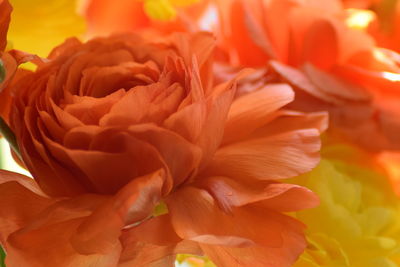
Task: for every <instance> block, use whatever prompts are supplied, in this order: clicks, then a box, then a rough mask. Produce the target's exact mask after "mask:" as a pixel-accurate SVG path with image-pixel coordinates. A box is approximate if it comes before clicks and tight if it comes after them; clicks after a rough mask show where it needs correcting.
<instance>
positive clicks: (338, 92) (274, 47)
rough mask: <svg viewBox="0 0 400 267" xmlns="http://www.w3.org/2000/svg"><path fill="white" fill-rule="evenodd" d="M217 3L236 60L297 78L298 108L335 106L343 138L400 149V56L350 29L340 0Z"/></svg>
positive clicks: (334, 122) (270, 74)
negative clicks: (399, 134) (399, 59)
mask: <svg viewBox="0 0 400 267" xmlns="http://www.w3.org/2000/svg"><path fill="white" fill-rule="evenodd" d="M214 5H215V6H216V7H218V8H219V12H218V13H219V14H220V17H219V20H218V22H217V24H218V25H219V26H220V28H221V30H220V31H218V32H217V33H218V34H219V35H218V37H220V43H221V47H222V49H223V50H224V51H226V54H227V57H226V58H228V59H229V61H228V63H229V64H234V65H237V66H239V67H242V66H252V67H260V68H266V69H267V73H266V75H265V76H264V79H265V80H266V81H268V80H269V81H271V80H274V79H275V80H280V81H285V82H288V83H290V84H291V85H292V86H294V87H295V88H296V89H297V93H296V101H294V102H293V105H292V107H293V108H295V109H298V110H302V111H317V110H327V111H329V112H330V117H331V124H330V129H331V132H334V133H335V134H336V135H338V136H340V137H342V138H345V139H347V140H352V141H353V142H356V143H358V144H360V145H362V146H364V147H366V148H368V149H371V150H382V149H391V150H397V149H400V139H399V138H398V134H397V132H398V131H399V129H400V119H399V118H400V108H399V107H400V97H399V94H398V92H399V90H400V88H399V86H400V68H399V66H398V65H397V62H398V61H397V60H398V55H397V54H395V53H394V52H392V51H388V50H383V49H378V48H376V47H375V46H374V41H373V39H372V38H371V36H369V35H368V34H366V33H365V32H362V31H359V30H357V29H352V28H349V27H348V26H347V25H346V12H344V10H343V9H342V5H341V2H340V1H335V0H329V1H312V0H306V1H290V0H271V1H263V0H229V1H217V0H216V1H214ZM355 125H356V126H357V127H354V126H355ZM371 139H373V140H374V142H371V141H370V140H371Z"/></svg>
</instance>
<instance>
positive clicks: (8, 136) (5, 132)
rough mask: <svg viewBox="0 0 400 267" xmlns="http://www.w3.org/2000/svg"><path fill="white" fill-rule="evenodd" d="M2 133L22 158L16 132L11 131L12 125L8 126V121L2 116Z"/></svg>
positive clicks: (0, 124)
mask: <svg viewBox="0 0 400 267" xmlns="http://www.w3.org/2000/svg"><path fill="white" fill-rule="evenodd" d="M0 133H1V134H2V135H3V136H4V138H5V139H6V140H7V142H8V143H9V144H10V146H11V148H12V149H13V150H14V152H15V153H16V154H17V155H18V157H19V158H21V153H20V152H19V148H18V144H17V138H15V135H14V133H13V132H12V131H11V129H10V127H8V125H7V123H6V122H5V121H4V120H3V118H2V117H0Z"/></svg>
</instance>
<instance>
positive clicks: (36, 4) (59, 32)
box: [8, 0, 85, 57]
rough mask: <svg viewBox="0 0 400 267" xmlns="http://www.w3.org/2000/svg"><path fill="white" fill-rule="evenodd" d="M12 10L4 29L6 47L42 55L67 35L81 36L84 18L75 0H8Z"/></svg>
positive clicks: (83, 29)
mask: <svg viewBox="0 0 400 267" xmlns="http://www.w3.org/2000/svg"><path fill="white" fill-rule="evenodd" d="M10 2H11V4H12V6H13V8H14V10H13V12H12V14H11V24H10V28H9V32H8V41H9V44H8V46H9V48H15V49H18V50H23V51H26V52H30V53H32V54H37V55H39V56H41V57H46V56H47V54H48V53H49V52H50V50H51V49H52V48H53V47H55V46H56V45H58V44H60V43H62V42H63V41H64V40H65V39H66V38H67V37H69V36H83V34H84V33H85V22H84V19H83V18H82V17H81V16H80V15H78V13H77V12H76V11H77V8H78V2H77V1H75V0H51V1H49V0H35V1H29V0H28V1H27V0H11V1H10Z"/></svg>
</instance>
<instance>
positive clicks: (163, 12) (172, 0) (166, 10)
mask: <svg viewBox="0 0 400 267" xmlns="http://www.w3.org/2000/svg"><path fill="white" fill-rule="evenodd" d="M198 1H199V0H145V1H144V10H145V11H146V13H147V15H148V16H149V17H150V18H152V19H156V20H162V21H166V20H172V19H174V18H175V17H176V9H175V8H176V7H182V6H188V5H191V4H194V3H196V2H198Z"/></svg>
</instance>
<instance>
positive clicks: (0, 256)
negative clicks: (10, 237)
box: [0, 246, 6, 267]
mask: <svg viewBox="0 0 400 267" xmlns="http://www.w3.org/2000/svg"><path fill="white" fill-rule="evenodd" d="M5 259H6V253H5V251H4V249H3V248H2V247H1V246H0V267H6V264H5Z"/></svg>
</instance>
